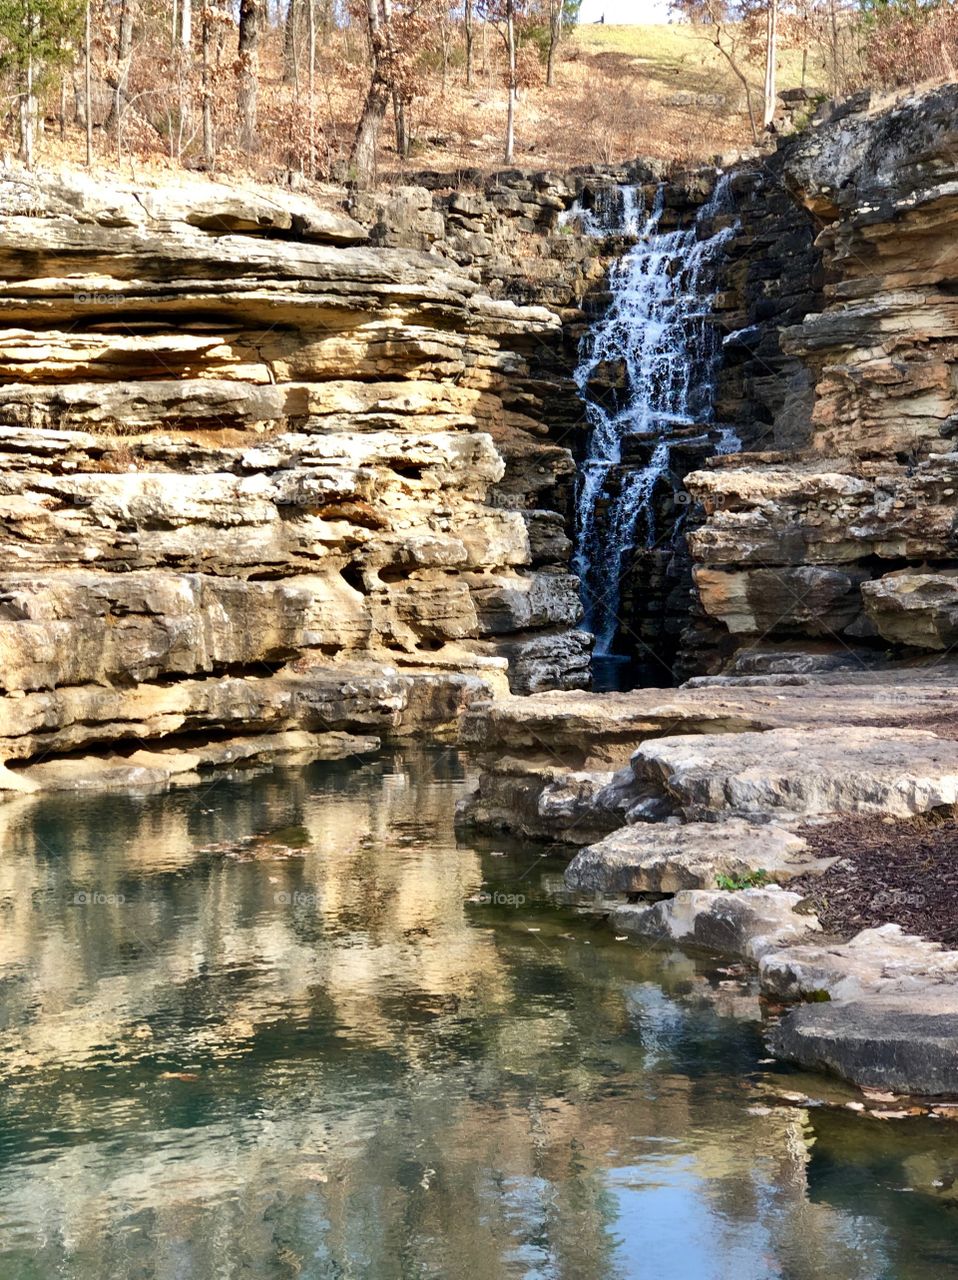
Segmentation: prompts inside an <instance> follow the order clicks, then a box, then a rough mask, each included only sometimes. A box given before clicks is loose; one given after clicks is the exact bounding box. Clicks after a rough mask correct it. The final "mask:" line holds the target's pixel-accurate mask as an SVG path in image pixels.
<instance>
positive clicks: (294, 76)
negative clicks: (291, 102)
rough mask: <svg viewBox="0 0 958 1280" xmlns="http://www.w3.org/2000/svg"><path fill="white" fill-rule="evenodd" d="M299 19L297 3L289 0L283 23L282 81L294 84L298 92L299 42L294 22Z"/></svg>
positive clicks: (295, 0) (294, 0)
mask: <svg viewBox="0 0 958 1280" xmlns="http://www.w3.org/2000/svg"><path fill="white" fill-rule="evenodd" d="M298 21H299V4H298V3H297V0H289V4H288V5H287V7H286V19H285V21H284V23H283V81H284V83H286V84H292V85H296V90H297V93H298V92H299V44H298V41H297V39H296V23H297V22H298Z"/></svg>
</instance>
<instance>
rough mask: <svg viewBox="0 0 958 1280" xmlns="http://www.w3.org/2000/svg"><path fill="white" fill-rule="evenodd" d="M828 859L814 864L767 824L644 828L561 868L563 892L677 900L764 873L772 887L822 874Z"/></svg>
mask: <svg viewBox="0 0 958 1280" xmlns="http://www.w3.org/2000/svg"><path fill="white" fill-rule="evenodd" d="M833 861H834V859H822V858H815V857H814V856H813V855H812V854H811V852H810V851H809V848H808V844H807V842H806V841H805V840H803V839H802V837H801V836H798V835H795V834H794V833H793V832H791V831H785V830H783V829H782V828H781V827H778V826H775V825H773V824H772V823H766V824H764V825H756V824H754V823H751V822H746V821H743V820H742V819H741V818H730V819H729V820H728V821H727V822H721V823H714V822H689V823H685V824H683V825H681V826H673V825H671V824H662V823H651V824H638V825H636V826H631V827H623V828H621V829H620V830H618V831H614V832H613V833H612V834H611V835H609V836H606V838H605V839H604V840H600V841H599V843H598V844H593V845H589V846H588V847H587V848H585V849H582V850H581V851H580V852H579V853H577V854H576V856H575V857H574V858H573V860H572V862H570V864H569V866H568V867H567V869H566V873H565V879H566V884H567V885H568V886H569V888H570V889H576V890H580V891H591V892H596V893H602V894H611V893H677V892H678V891H679V890H680V889H715V888H717V887H718V884H717V882H718V878H719V877H720V876H728V877H730V878H733V879H747V878H748V877H749V876H754V875H756V874H760V873H762V872H764V873H765V874H766V875H767V876H768V878H769V879H770V880H772V881H774V882H776V883H782V882H783V881H787V880H789V879H791V878H792V876H797V875H805V874H807V873H809V872H816V871H824V870H825V869H826V868H827V867H828V866H830V865H831V863H832V862H833Z"/></svg>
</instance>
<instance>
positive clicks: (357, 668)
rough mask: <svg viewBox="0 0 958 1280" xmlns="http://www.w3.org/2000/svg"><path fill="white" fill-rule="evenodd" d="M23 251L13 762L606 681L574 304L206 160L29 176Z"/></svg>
mask: <svg viewBox="0 0 958 1280" xmlns="http://www.w3.org/2000/svg"><path fill="white" fill-rule="evenodd" d="M540 197H541V199H542V200H543V201H545V200H546V199H547V196H546V194H545V193H541V192H540ZM570 198H571V196H570ZM560 203H561V202H560ZM527 238H528V237H527ZM0 267H2V270H0V275H2V277H3V280H2V284H0V310H2V313H3V326H4V327H2V328H0V358H2V362H3V366H4V370H5V375H4V377H3V378H2V379H0V657H2V663H0V666H2V675H0V695H2V696H0V752H3V758H4V759H5V760H7V761H12V760H17V761H28V760H36V759H38V758H39V756H40V755H41V754H42V755H43V756H44V757H48V756H50V755H51V754H53V755H59V754H61V753H64V752H91V751H107V750H108V749H109V747H110V746H111V745H116V744H122V746H123V750H126V751H130V750H135V749H137V748H138V747H142V744H143V743H149V744H150V749H151V750H153V749H154V748H155V746H156V744H157V743H161V742H162V740H163V739H164V738H165V737H168V736H169V735H171V734H174V733H175V734H177V735H180V737H181V738H182V736H183V735H193V738H195V740H191V741H189V742H186V741H184V742H183V744H182V745H183V746H184V748H186V749H195V752H198V754H199V756H200V757H201V758H202V759H203V760H205V761H210V760H212V759H213V758H214V757H217V758H219V756H220V755H221V754H222V753H220V752H218V751H213V749H212V747H211V746H210V744H209V742H208V741H206V739H208V737H209V735H210V734H215V733H221V732H229V733H237V732H243V733H244V734H246V735H247V736H249V735H255V734H263V735H266V734H273V735H276V734H279V735H280V737H279V738H276V739H275V741H276V749H277V751H279V750H280V747H281V741H282V735H284V734H288V733H294V734H295V733H300V732H302V733H305V734H309V735H314V736H315V735H316V734H317V733H318V732H320V731H321V730H322V729H323V728H324V727H328V729H329V731H330V732H353V733H356V734H359V735H362V734H364V733H366V732H368V731H370V730H371V731H372V732H374V733H375V734H377V735H381V734H382V733H383V732H384V733H385V734H386V735H387V736H388V735H389V734H390V733H392V732H394V731H396V730H397V728H398V727H399V725H400V722H401V723H402V725H403V726H405V727H406V728H407V729H408V727H409V726H410V725H411V724H412V723H413V722H414V721H416V718H417V716H420V715H421V724H422V726H423V727H425V726H427V725H431V726H433V728H435V729H437V730H438V731H440V732H445V733H448V732H449V725H450V722H451V721H450V717H452V719H453V720H454V719H455V718H456V716H458V715H459V714H460V713H461V711H462V710H463V708H464V706H465V705H466V704H467V703H468V702H469V701H470V700H476V699H477V698H482V697H487V696H488V693H489V691H490V690H491V689H497V690H499V691H500V692H502V691H505V690H506V689H507V688H508V687H509V683H510V681H511V682H512V684H513V687H515V688H517V689H520V690H523V691H525V690H530V689H542V688H563V687H572V686H580V685H582V684H584V683H585V682H586V680H587V660H588V651H589V644H590V641H589V637H588V636H586V635H584V634H583V633H582V632H580V631H578V630H577V628H576V623H577V622H578V619H579V615H580V606H579V601H578V593H577V585H576V580H575V578H574V576H573V575H572V574H571V573H570V572H569V569H568V560H569V553H570V543H569V540H568V538H567V537H566V536H565V531H564V524H563V514H562V511H561V504H562V501H563V499H562V494H561V491H562V486H564V485H566V484H567V483H568V478H569V476H570V475H571V471H572V461H571V455H570V454H569V452H568V451H567V450H566V449H564V448H561V447H557V446H556V445H553V444H550V443H549V442H548V441H547V440H546V439H544V437H545V434H546V430H547V426H546V424H545V422H544V418H545V416H546V408H545V406H546V402H547V401H549V402H551V401H552V400H554V399H555V398H556V397H557V396H559V395H561V390H560V387H559V384H560V382H561V378H560V377H559V375H558V374H556V372H555V367H557V366H558V365H560V364H561V361H560V360H559V357H558V354H557V351H558V348H559V346H561V342H562V334H561V325H560V320H559V318H558V316H557V315H556V313H555V312H554V311H550V310H548V309H546V308H545V307H542V306H520V305H517V304H516V303H515V302H513V301H509V300H508V299H505V298H502V297H500V298H492V297H490V296H489V295H488V293H487V292H485V290H484V289H483V287H482V284H481V283H480V281H479V280H478V279H477V273H475V272H471V271H470V270H468V269H466V267H465V266H464V265H461V264H460V263H457V262H456V261H453V260H452V259H451V258H450V256H449V255H448V254H447V255H446V256H440V255H439V254H438V253H424V252H420V251H419V250H417V249H415V248H411V247H408V241H405V242H404V245H403V247H388V246H386V245H385V244H384V243H383V242H382V240H381V238H380V239H378V240H377V238H376V237H375V236H371V235H370V232H369V229H368V227H366V226H364V225H362V224H361V223H360V222H358V221H356V220H355V219H354V218H353V217H351V216H350V215H349V214H348V213H346V212H344V211H343V210H342V209H335V208H323V207H322V206H321V205H319V204H317V203H316V202H314V201H311V200H307V199H305V198H303V197H299V196H295V195H292V194H290V195H285V194H282V193H277V192H273V193H272V194H270V193H267V192H264V191H261V190H256V189H249V190H247V189H245V188H238V187H231V186H226V185H224V184H218V183H213V182H204V181H196V182H194V183H189V184H183V185H180V186H174V187H170V188H166V189H162V190H151V189H148V188H137V187H135V186H134V185H132V184H116V185H115V186H114V187H112V188H111V187H109V186H108V185H104V184H99V185H98V184H94V183H91V182H89V181H88V180H87V179H85V178H84V177H83V176H82V175H81V176H77V175H73V176H70V175H65V176H62V177H58V178H53V177H51V176H49V175H47V176H46V177H42V176H41V177H37V176H34V175H27V174H18V173H17V172H16V171H13V172H12V173H11V174H8V175H7V177H6V178H5V180H4V182H3V183H0ZM546 367H548V368H549V370H550V372H549V374H548V376H546V375H545V374H544V373H543V370H544V369H545V368H546ZM363 664H365V667H364V665H363ZM383 668H389V669H392V670H393V671H394V673H395V674H394V676H389V675H388V674H386V675H384V674H383V673H382V672H383ZM352 672H359V676H358V680H359V685H361V686H363V688H365V689H366V690H368V691H369V693H368V695H367V694H365V693H364V694H360V695H357V696H356V697H353V696H352V695H351V694H350V693H349V689H350V688H351V687H352V686H351V684H350V681H351V678H352V674H351V673H352ZM473 677H477V678H478V679H472V678H473ZM470 679H472V683H471V684H469V681H470ZM463 680H466V683H467V685H468V693H467V694H466V695H465V696H463V693H464V690H465V689H466V686H464V685H463V683H462V681H463ZM480 680H481V681H482V682H484V683H480V682H479V681H480ZM377 682H378V683H379V685H380V686H381V687H386V686H388V687H389V690H390V692H388V693H383V695H382V706H383V711H382V713H381V714H380V713H375V714H374V713H367V710H364V709H363V708H364V707H368V706H369V703H370V700H372V701H375V699H376V697H377V696H379V695H376V694H375V693H373V692H372V691H373V690H374V689H375V687H376V685H377ZM356 687H357V688H358V686H356ZM439 688H441V689H443V690H444V691H445V692H444V693H442V694H440V695H437V694H436V690H437V689H439ZM336 689H339V690H340V694H339V695H335V694H334V691H335V690H336ZM413 689H415V690H417V691H418V692H416V693H415V695H413V694H411V693H410V690H413ZM337 697H338V699H339V702H340V703H341V704H350V703H352V704H353V709H352V711H350V712H348V713H341V711H340V710H336V711H335V712H332V711H330V708H329V703H330V700H332V701H333V702H335V701H336V698H337ZM359 704H362V706H360V705H359ZM400 704H401V705H400ZM440 704H443V705H440ZM387 707H389V708H392V709H389V710H387V709H386V708H387ZM327 712H328V714H327ZM377 720H378V721H379V722H380V723H376V721H377ZM319 749H320V748H319V747H317V750H319ZM255 754H256V753H255V750H254V751H253V755H255ZM121 767H122V766H117V768H121ZM44 768H45V772H44V771H43V770H41V768H40V767H39V766H38V768H37V772H36V775H35V777H36V779H37V780H38V781H42V780H44V779H46V780H47V781H49V782H50V783H51V785H52V780H53V778H54V774H55V770H54V769H53V768H52V767H50V766H48V765H47V766H44ZM67 772H69V771H67ZM74 772H75V771H74ZM174 772H176V771H175V770H174ZM57 776H58V777H59V776H60V775H59V774H58V775H57ZM63 776H66V773H64V774H63ZM117 776H119V775H117Z"/></svg>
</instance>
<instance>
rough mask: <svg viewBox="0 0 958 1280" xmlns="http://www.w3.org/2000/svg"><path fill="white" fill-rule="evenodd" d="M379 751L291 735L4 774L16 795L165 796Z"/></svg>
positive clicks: (341, 740) (339, 739) (361, 740)
mask: <svg viewBox="0 0 958 1280" xmlns="http://www.w3.org/2000/svg"><path fill="white" fill-rule="evenodd" d="M379 747H380V740H379V738H376V737H372V736H370V735H358V734H349V733H319V734H315V733H304V732H302V731H295V730H290V731H288V732H285V733H260V734H253V735H250V736H248V737H241V738H229V739H227V740H225V741H224V740H221V739H215V740H213V741H210V742H206V743H198V744H194V745H193V746H191V747H190V749H189V750H182V751H180V750H174V749H172V748H165V749H160V750H155V751H152V750H149V749H148V748H141V749H140V750H139V751H135V752H133V753H132V754H131V755H128V756H118V755H105V756H70V757H67V758H66V759H62V760H46V761H43V762H42V763H40V764H34V765H27V766H26V767H25V768H20V769H17V770H16V771H13V770H9V769H8V770H6V771H5V772H6V774H7V775H8V776H12V777H14V778H15V779H17V780H18V781H20V782H21V783H24V784H25V785H23V786H21V787H19V788H18V789H20V790H25V789H29V790H44V791H94V792H101V791H169V790H170V789H171V788H174V787H186V786H195V785H196V784H197V783H199V782H200V781H202V778H203V777H208V776H209V775H210V773H212V772H213V771H230V770H234V769H252V768H258V767H259V768H262V767H272V766H274V765H292V764H306V763H309V762H311V761H313V760H346V759H350V758H352V759H361V758H362V757H364V756H369V755H372V754H374V753H375V752H376V751H378V750H379ZM2 787H3V782H2V781H0V788H2Z"/></svg>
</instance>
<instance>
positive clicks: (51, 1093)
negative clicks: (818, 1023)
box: [0, 751, 958, 1280]
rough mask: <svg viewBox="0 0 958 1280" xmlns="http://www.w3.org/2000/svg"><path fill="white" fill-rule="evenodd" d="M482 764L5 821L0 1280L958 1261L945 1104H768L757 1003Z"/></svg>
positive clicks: (834, 1269)
mask: <svg viewBox="0 0 958 1280" xmlns="http://www.w3.org/2000/svg"><path fill="white" fill-rule="evenodd" d="M463 778H464V767H463V763H462V761H461V760H460V758H459V757H458V756H457V755H456V753H455V752H453V751H433V752H416V753H412V754H407V755H406V756H404V757H400V756H390V757H384V758H382V759H380V760H377V761H376V762H374V763H371V764H366V765H363V766H360V765H358V764H350V765H316V766H313V767H311V768H309V769H305V770H296V771H288V772H283V773H280V774H274V775H271V776H269V777H263V778H259V779H256V780H253V781H250V782H245V783H242V784H239V783H236V784H234V783H230V782H225V781H223V782H218V783H216V784H214V785H213V786H211V787H208V788H206V789H197V790H195V791H184V792H180V793H176V794H173V795H168V796H154V797H140V798H130V797H101V798H89V799H78V798H76V797H69V798H66V797H63V798H57V797H46V798H41V799H33V798H22V799H17V800H13V801H11V802H8V803H7V804H6V805H4V806H3V807H2V808H0V822H2V823H3V826H4V832H3V835H4V857H3V860H2V864H0V922H2V935H0V1055H2V1081H3V1090H2V1094H0V1280H52V1278H54V1277H56V1278H60V1277H63V1278H65V1280H113V1278H116V1280H133V1278H136V1280H246V1278H247V1277H249V1278H253V1277H255V1278H256V1280H273V1278H274V1277H276V1278H277V1280H296V1278H297V1277H302V1278H311V1277H315V1278H317V1280H318V1278H320V1277H322V1278H324V1280H325V1278H327V1277H330V1278H332V1277H335V1278H337V1280H338V1278H340V1277H342V1278H346V1277H357V1278H358V1277H363V1278H370V1280H392V1278H393V1277H396V1278H399V1277H402V1278H406V1277H409V1278H413V1277H416V1278H418V1277H443V1278H445V1277H449V1278H451V1280H458V1278H459V1277H464V1278H466V1280H487V1278H488V1280H498V1278H499V1277H525V1278H530V1280H531V1278H533V1277H535V1278H540V1277H541V1278H546V1277H561V1278H562V1280H614V1278H616V1277H623V1278H625V1277H643V1278H645V1277H647V1278H648V1280H767V1278H771V1277H782V1278H783V1280H784V1278H787V1280H806V1278H807V1277H823V1278H824V1277H828V1280H885V1278H887V1280H941V1277H947V1276H958V1124H956V1125H950V1124H948V1123H947V1122H938V1123H934V1122H931V1121H924V1120H922V1121H910V1122H900V1123H897V1124H891V1123H886V1124H882V1123H880V1122H878V1121H868V1120H862V1119H861V1118H860V1117H858V1116H854V1115H851V1114H850V1113H841V1112H834V1111H824V1110H807V1111H806V1110H800V1109H795V1108H790V1107H779V1106H775V1105H771V1106H769V1098H768V1097H767V1096H765V1093H763V1090H765V1089H766V1086H767V1085H768V1084H769V1083H771V1084H775V1083H777V1084H778V1085H785V1086H789V1087H794V1086H795V1083H796V1082H795V1079H793V1078H789V1077H787V1076H785V1077H784V1078H783V1069H782V1068H776V1067H770V1066H768V1065H766V1064H763V1063H762V1061H761V1060H762V1059H763V1058H764V1057H765V1054H764V1051H763V1047H762V1041H761V1036H760V1033H759V1026H758V1022H757V1016H758V1005H757V1002H756V1000H755V998H754V992H752V991H751V990H750V989H749V988H748V987H747V986H743V985H742V984H741V983H740V982H737V981H736V980H735V979H734V977H730V976H729V975H728V973H727V972H726V973H723V972H722V967H723V966H722V964H721V961H719V960H714V959H709V958H708V957H699V958H697V959H695V958H690V957H689V956H687V955H685V954H683V953H681V952H678V951H674V950H660V951H650V950H647V949H640V948H639V947H637V946H634V945H632V944H628V943H621V942H620V943H616V942H615V940H614V938H613V937H612V936H611V935H610V934H609V933H608V932H607V931H606V930H605V928H604V927H602V926H601V925H599V924H598V923H594V922H592V921H590V920H588V919H585V918H583V917H579V916H576V915H575V914H574V913H573V912H572V911H571V910H570V909H569V908H568V907H563V906H562V905H558V904H557V902H556V900H555V897H554V896H553V895H552V893H551V891H552V890H554V889H555V887H556V886H557V884H558V881H559V876H560V870H561V864H558V863H554V862H550V861H549V860H548V859H541V857H540V854H541V851H540V850H539V849H537V848H535V847H529V846H526V847H524V848H523V847H522V846H516V845H512V846H506V845H503V844H502V843H500V842H491V843H486V844H484V845H483V844H480V843H467V844H465V845H462V844H457V841H456V838H455V836H454V833H453V825H452V815H453V809H454V805H455V801H456V799H457V798H458V796H459V795H460V794H461V793H462V790H463V785H464V782H463ZM250 837H254V838H253V839H250ZM497 892H498V893H500V894H502V895H506V899H505V900H504V901H501V902H499V903H498V904H497V903H495V902H489V901H486V900H484V898H483V894H486V895H492V894H495V893H497ZM477 898H478V899H479V900H478V901H470V899H477ZM519 898H525V901H524V902H521V901H518V899H519ZM769 1072H777V1073H778V1076H777V1079H776V1076H774V1075H773V1076H769V1074H768V1073H769ZM799 1084H800V1085H801V1086H802V1087H807V1085H808V1081H807V1080H804V1081H800V1082H799Z"/></svg>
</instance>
